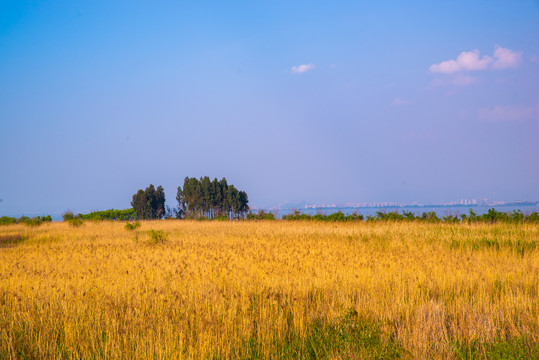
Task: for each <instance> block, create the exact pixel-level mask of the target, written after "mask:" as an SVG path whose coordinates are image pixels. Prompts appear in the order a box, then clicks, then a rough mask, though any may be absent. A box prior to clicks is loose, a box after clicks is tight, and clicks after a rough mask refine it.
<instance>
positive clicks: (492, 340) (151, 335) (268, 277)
mask: <svg viewBox="0 0 539 360" xmlns="http://www.w3.org/2000/svg"><path fill="white" fill-rule="evenodd" d="M124 226H125V223H121V222H85V223H84V224H83V225H82V226H79V227H74V226H70V225H69V224H67V223H52V224H43V225H41V226H38V227H31V226H25V225H9V226H0V358H1V359H34V358H38V359H39V358H44V359H55V358H66V359H116V358H128V359H146V358H151V359H171V358H217V359H219V358H223V359H226V358H234V359H235V358H248V359H252V358H257V359H268V358H280V359H288V358H329V359H340V358H342V359H392V358H403V359H438V358H440V359H449V358H453V359H475V358H478V359H482V358H487V359H512V358H514V359H529V358H532V359H533V358H539V225H532V224H426V223H414V222H410V223H407V222H400V223H395V222H391V223H390V222H376V223H365V222H356V223H338V224H337V223H318V222H300V221H262V222H246V221H241V222H232V221H225V222H200V221H198V222H197V221H154V222H151V221H147V222H142V223H141V227H140V228H136V229H134V230H127V229H125V227H124ZM151 230H154V231H153V232H151Z"/></svg>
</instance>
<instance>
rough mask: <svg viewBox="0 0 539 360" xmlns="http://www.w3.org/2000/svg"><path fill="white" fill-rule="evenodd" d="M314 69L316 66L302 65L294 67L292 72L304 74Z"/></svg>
mask: <svg viewBox="0 0 539 360" xmlns="http://www.w3.org/2000/svg"><path fill="white" fill-rule="evenodd" d="M312 69H314V64H302V65H296V66H292V68H291V69H290V72H292V74H302V73H305V72H307V71H311V70H312Z"/></svg>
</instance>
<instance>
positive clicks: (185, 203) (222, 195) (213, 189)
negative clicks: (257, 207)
mask: <svg viewBox="0 0 539 360" xmlns="http://www.w3.org/2000/svg"><path fill="white" fill-rule="evenodd" d="M176 200H178V217H187V218H208V219H214V218H228V219H239V218H243V217H245V215H246V214H247V212H248V211H249V205H248V203H249V200H248V198H247V193H246V192H245V191H240V190H238V189H236V187H234V185H228V183H227V181H226V179H225V178H222V179H221V181H219V180H217V178H215V179H213V181H211V180H210V178H209V177H207V176H205V177H203V178H202V177H201V178H200V179H197V178H194V177H193V178H189V177H186V178H185V180H184V182H183V189H182V187H181V186H178V192H177V196H176Z"/></svg>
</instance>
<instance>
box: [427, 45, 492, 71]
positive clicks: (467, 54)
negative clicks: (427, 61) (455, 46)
mask: <svg viewBox="0 0 539 360" xmlns="http://www.w3.org/2000/svg"><path fill="white" fill-rule="evenodd" d="M490 63H492V58H491V57H490V56H488V55H484V56H483V57H482V58H479V50H477V49H476V50H473V51H463V52H461V53H460V55H459V56H458V57H457V60H447V61H442V62H441V63H439V64H433V65H431V66H430V71H431V72H434V73H442V74H451V73H455V72H458V71H465V70H484V69H486V68H487V66H488V65H489V64H490Z"/></svg>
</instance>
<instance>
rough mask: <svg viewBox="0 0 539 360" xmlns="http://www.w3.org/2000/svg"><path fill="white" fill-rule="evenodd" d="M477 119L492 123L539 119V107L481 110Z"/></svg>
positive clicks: (502, 107)
mask: <svg viewBox="0 0 539 360" xmlns="http://www.w3.org/2000/svg"><path fill="white" fill-rule="evenodd" d="M477 117H478V118H479V119H482V120H486V121H492V122H519V121H527V120H534V119H535V120H537V119H539V105H536V106H499V105H497V106H494V107H488V108H483V109H479V110H478V111H477Z"/></svg>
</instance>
